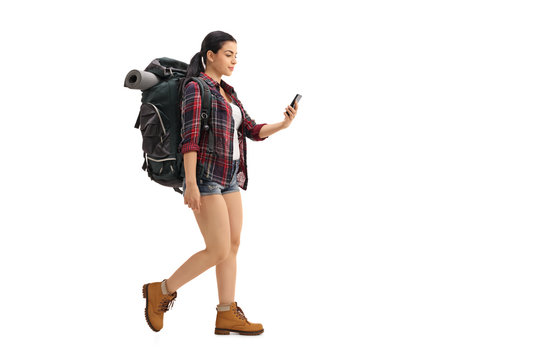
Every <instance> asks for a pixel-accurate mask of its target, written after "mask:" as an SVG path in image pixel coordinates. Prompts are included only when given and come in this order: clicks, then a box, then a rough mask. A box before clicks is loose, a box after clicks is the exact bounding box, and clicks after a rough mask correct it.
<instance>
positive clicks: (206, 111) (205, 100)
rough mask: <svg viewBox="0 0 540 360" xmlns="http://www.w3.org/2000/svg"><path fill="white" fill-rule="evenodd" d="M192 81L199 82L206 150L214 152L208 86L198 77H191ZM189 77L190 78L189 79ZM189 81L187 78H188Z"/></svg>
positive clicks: (210, 98)
mask: <svg viewBox="0 0 540 360" xmlns="http://www.w3.org/2000/svg"><path fill="white" fill-rule="evenodd" d="M191 79H193V80H194V81H196V82H197V84H199V87H200V88H201V95H202V109H201V119H202V125H203V129H204V130H205V131H208V132H209V133H208V136H209V138H208V152H209V153H213V152H214V133H213V132H212V128H211V126H210V116H211V115H212V93H211V92H210V89H209V88H208V85H207V84H206V82H205V81H204V80H202V79H200V78H198V77H192V78H191ZM191 79H190V80H191ZM188 81H189V80H188ZM185 84H187V83H185Z"/></svg>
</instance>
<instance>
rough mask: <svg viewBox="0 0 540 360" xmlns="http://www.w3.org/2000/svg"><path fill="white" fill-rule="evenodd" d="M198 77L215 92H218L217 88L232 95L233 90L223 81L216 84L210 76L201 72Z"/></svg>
mask: <svg viewBox="0 0 540 360" xmlns="http://www.w3.org/2000/svg"><path fill="white" fill-rule="evenodd" d="M199 77H201V78H202V79H203V80H205V81H206V83H207V84H208V85H210V86H212V87H214V88H215V89H216V90H218V91H219V88H220V87H221V88H223V90H225V91H226V92H228V93H229V94H232V93H234V88H233V87H232V86H231V85H229V84H227V83H226V82H225V81H224V80H223V79H221V83H220V84H218V82H217V81H215V80H214V79H212V78H211V77H210V76H208V75H206V74H205V73H204V72H201V74H200V75H199Z"/></svg>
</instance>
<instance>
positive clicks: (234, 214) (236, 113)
mask: <svg viewBox="0 0 540 360" xmlns="http://www.w3.org/2000/svg"><path fill="white" fill-rule="evenodd" d="M236 50H237V47H236V40H235V39H234V38H233V37H232V36H231V35H229V34H227V33H225V32H222V31H214V32H211V33H209V34H208V35H207V36H206V37H205V38H204V40H203V42H202V45H201V51H200V52H199V53H197V54H195V56H193V58H192V59H191V62H190V65H189V67H188V71H187V75H186V77H187V78H189V77H192V76H195V77H197V76H198V77H200V78H201V79H202V80H204V81H205V82H206V83H207V84H208V87H209V88H210V90H211V93H212V115H211V119H210V126H211V128H212V132H213V134H214V146H213V149H210V147H209V146H208V140H209V137H208V132H206V131H201V121H200V113H201V95H200V90H201V89H199V85H198V84H197V83H196V82H195V81H191V82H189V83H187V84H184V88H183V98H182V109H181V111H182V120H183V123H182V142H181V144H180V149H179V151H180V152H181V153H182V154H183V157H184V168H185V179H184V184H183V189H184V204H186V205H187V206H188V207H189V208H190V209H192V211H193V213H194V215H195V218H196V220H197V223H198V225H199V228H200V230H201V233H202V235H203V237H204V241H205V243H206V249H204V250H202V251H199V252H198V253H196V254H194V255H193V256H191V257H190V258H189V259H188V260H187V261H186V262H185V263H184V264H183V265H182V266H180V267H179V268H178V270H176V271H175V272H174V273H173V274H172V275H171V276H170V277H169V278H168V279H164V280H163V281H161V282H155V283H149V284H145V285H144V286H143V296H144V297H145V298H146V309H145V315H146V320H147V322H148V325H149V326H150V328H151V329H152V330H154V331H159V330H161V328H162V327H163V315H164V313H165V312H166V311H168V310H169V309H170V308H171V307H172V304H173V302H174V299H175V298H176V295H177V293H176V290H177V289H179V288H180V287H181V286H182V285H184V284H186V283H187V282H189V281H190V280H192V279H193V278H195V277H197V276H198V275H200V274H201V273H203V272H204V271H206V270H208V269H209V268H211V267H212V266H214V265H215V266H216V278H217V286H218V294H219V304H218V305H217V307H216V310H217V315H216V328H215V331H214V333H215V334H222V335H228V334H229V333H230V332H231V331H233V332H236V333H238V334H242V335H259V334H261V333H262V332H263V331H264V329H263V327H262V324H257V323H251V322H249V321H248V320H247V318H246V316H245V315H244V313H243V312H242V309H241V308H240V307H239V306H238V305H237V303H236V301H234V292H235V284H236V254H237V252H238V247H239V244H240V231H241V228H242V199H241V197H240V188H242V189H244V190H246V189H247V182H248V176H247V163H246V137H248V138H250V139H251V140H253V141H262V140H265V139H267V138H268V136H270V135H272V134H274V133H276V132H278V131H279V130H283V129H286V128H288V127H289V126H290V124H291V122H292V120H293V119H294V117H295V116H296V111H297V110H298V104H297V103H295V107H294V108H293V107H291V106H288V107H287V108H285V110H286V111H285V112H284V115H285V118H284V120H283V121H281V122H278V123H275V124H266V123H263V124H256V123H255V121H253V120H252V119H251V118H250V117H249V115H248V113H247V112H246V111H245V110H244V108H243V106H242V103H241V102H240V100H239V99H238V96H237V94H236V92H235V91H234V88H233V87H232V86H230V85H229V84H227V83H226V82H225V81H223V80H222V79H221V77H222V76H223V75H225V76H230V75H232V73H233V70H234V67H235V66H236V63H237V61H236V55H237V51H236ZM287 110H288V113H287ZM289 113H290V115H289Z"/></svg>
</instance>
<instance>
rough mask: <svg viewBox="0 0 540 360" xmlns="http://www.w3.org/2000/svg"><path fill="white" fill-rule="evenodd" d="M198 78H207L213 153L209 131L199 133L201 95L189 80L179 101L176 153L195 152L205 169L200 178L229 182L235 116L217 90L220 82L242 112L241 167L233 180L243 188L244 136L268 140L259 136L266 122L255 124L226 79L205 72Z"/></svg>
mask: <svg viewBox="0 0 540 360" xmlns="http://www.w3.org/2000/svg"><path fill="white" fill-rule="evenodd" d="M199 78H201V79H203V80H204V81H206V83H207V84H208V85H209V88H210V92H211V93H212V116H211V118H210V123H209V124H210V126H211V128H212V132H213V134H214V153H213V154H209V153H208V132H207V131H203V132H202V133H201V108H202V97H201V92H200V89H199V85H198V84H197V83H196V82H194V81H191V82H189V83H188V84H187V85H186V87H185V88H184V95H183V99H182V104H181V114H182V130H181V137H182V141H181V142H180V145H179V152H181V153H182V154H185V153H186V152H189V151H197V162H198V163H200V164H201V165H202V166H203V169H204V171H203V174H202V176H203V178H205V179H207V180H210V181H214V182H217V183H219V184H221V185H223V186H225V185H226V184H228V183H230V182H231V180H232V175H233V171H234V168H233V166H232V164H233V159H232V156H233V136H234V119H233V112H232V108H231V105H230V104H229V103H228V102H227V100H225V98H224V97H223V96H222V95H221V93H220V92H219V87H220V85H221V88H222V89H223V90H224V91H225V92H226V93H227V94H229V96H230V97H231V99H232V100H233V102H234V103H235V104H236V105H237V106H238V107H239V108H240V110H241V112H242V124H241V125H240V127H239V129H238V143H239V146H240V167H239V169H238V174H237V176H236V179H237V181H238V186H240V187H241V188H242V189H244V190H246V189H247V183H248V174H247V163H246V162H247V151H246V150H247V149H246V137H248V138H249V139H251V140H253V141H262V140H265V139H267V138H268V137H265V138H260V137H259V132H260V131H261V128H262V127H263V125H266V123H262V124H257V123H255V121H254V120H252V119H251V118H250V117H249V115H248V113H247V112H246V111H245V110H244V107H243V106H242V103H241V102H240V100H238V95H237V94H236V92H235V91H234V88H233V87H232V86H230V85H229V84H227V83H226V82H225V81H223V80H221V84H218V83H217V82H216V81H215V80H214V79H212V78H211V77H210V76H208V75H206V74H205V73H204V72H202V73H201V74H200V75H199Z"/></svg>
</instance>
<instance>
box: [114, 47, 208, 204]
mask: <svg viewBox="0 0 540 360" xmlns="http://www.w3.org/2000/svg"><path fill="white" fill-rule="evenodd" d="M187 68H188V65H187V64H186V63H184V62H182V61H178V60H174V59H171V58H166V57H162V58H157V59H154V60H153V61H152V62H151V63H150V64H149V65H148V66H147V67H146V69H145V70H144V71H145V72H140V71H138V70H132V71H130V72H129V73H128V75H127V76H126V80H125V83H124V86H126V87H130V88H135V89H140V90H141V91H142V98H141V107H140V110H139V115H138V116H137V121H136V123H135V128H139V129H140V130H141V134H142V140H143V141H142V150H143V158H144V162H143V165H142V169H143V170H144V171H146V172H147V173H148V176H149V177H150V179H151V180H153V181H155V182H156V183H158V184H160V185H163V186H167V187H172V188H173V189H174V190H175V191H177V192H179V193H180V194H183V192H182V190H181V188H182V182H183V180H184V177H185V169H184V158H183V155H182V153H180V152H179V150H180V149H179V148H178V147H179V145H180V143H181V140H182V139H181V134H180V131H181V129H182V119H181V105H182V95H183V89H184V86H185V85H187V84H188V82H190V81H196V82H197V83H198V84H199V89H200V90H201V96H202V110H201V132H203V131H209V134H208V135H209V148H210V149H213V143H214V136H213V134H212V129H211V127H210V118H211V117H210V116H211V111H212V106H211V105H212V103H211V101H212V95H211V92H210V89H209V87H208V85H207V84H206V82H205V81H204V80H202V79H200V78H197V77H191V78H189V79H187V78H186V74H187ZM152 74H153V75H152ZM137 76H138V78H137ZM141 78H143V80H142V81H141ZM145 79H146V80H148V79H151V81H150V83H149V85H151V86H150V87H148V88H146V87H147V86H149V85H148V81H146V83H147V85H146V86H144V84H143V83H144V82H145ZM202 173H203V168H202V165H201V164H199V163H198V162H197V170H196V177H197V179H199V178H200V176H201V174H202Z"/></svg>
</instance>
